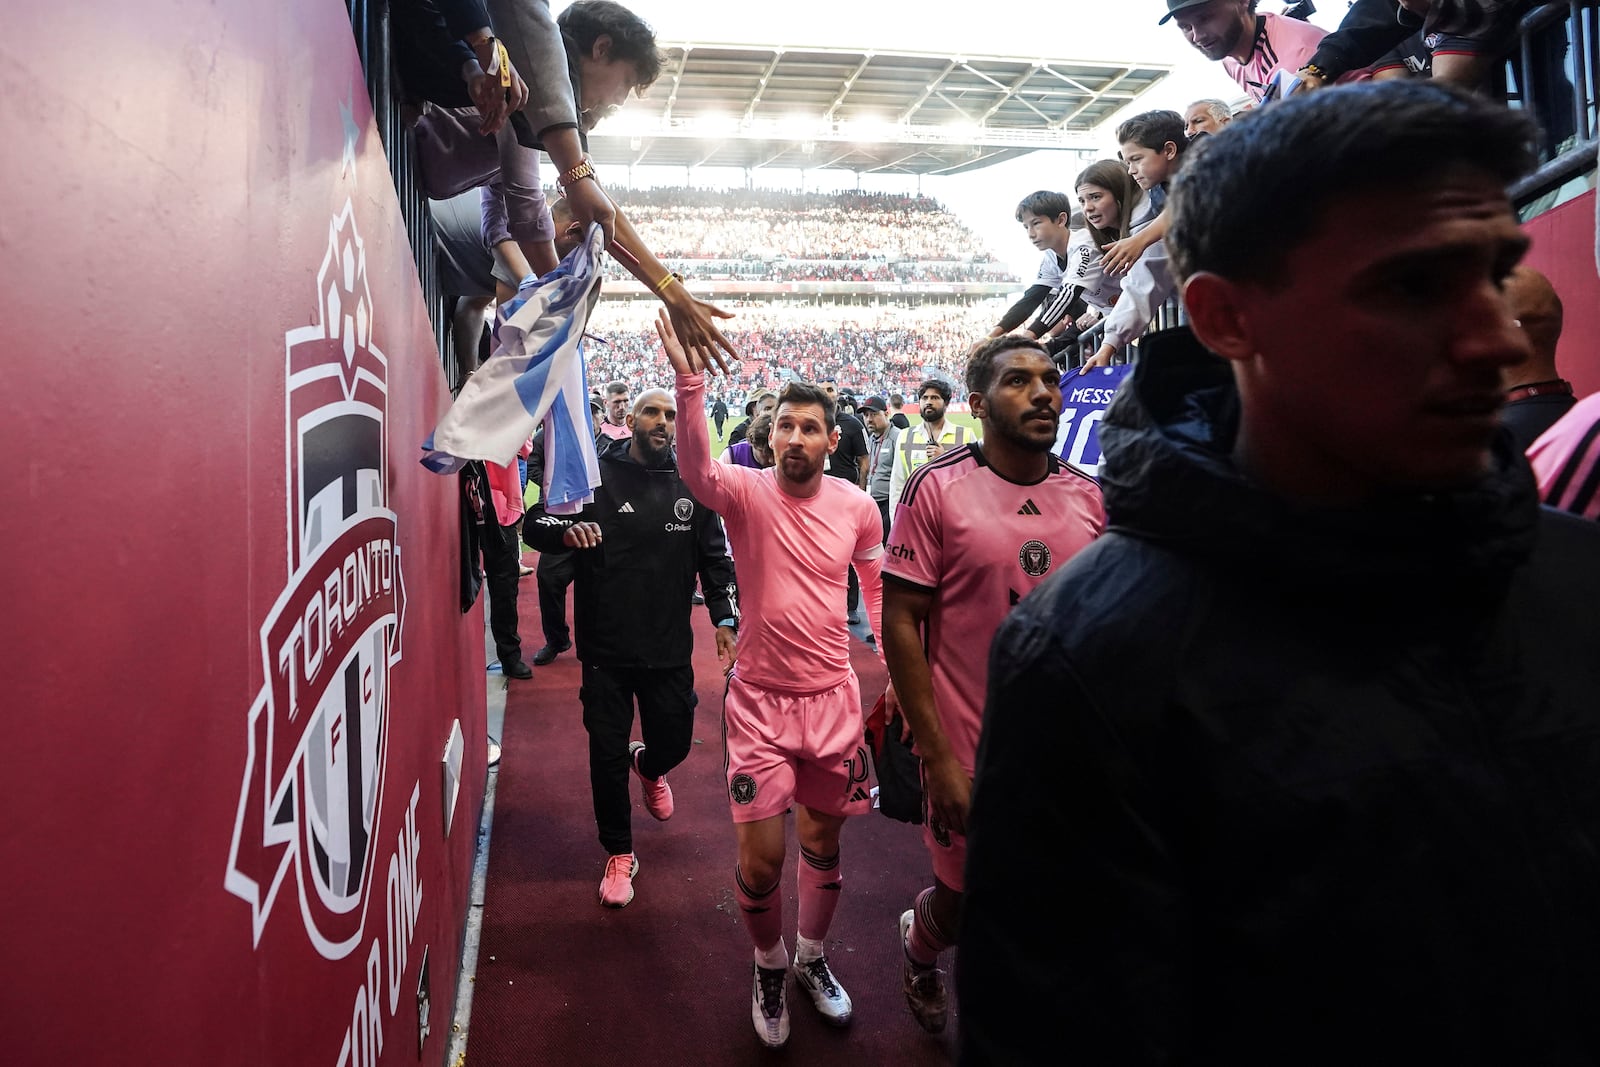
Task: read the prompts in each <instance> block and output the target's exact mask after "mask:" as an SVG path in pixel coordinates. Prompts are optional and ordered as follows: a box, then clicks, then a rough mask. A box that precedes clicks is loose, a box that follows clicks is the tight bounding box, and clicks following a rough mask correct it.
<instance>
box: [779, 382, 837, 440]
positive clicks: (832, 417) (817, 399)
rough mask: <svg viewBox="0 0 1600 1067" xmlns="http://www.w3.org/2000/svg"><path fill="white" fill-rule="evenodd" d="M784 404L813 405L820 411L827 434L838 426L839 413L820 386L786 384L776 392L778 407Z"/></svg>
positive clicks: (804, 383) (803, 383)
mask: <svg viewBox="0 0 1600 1067" xmlns="http://www.w3.org/2000/svg"><path fill="white" fill-rule="evenodd" d="M785 404H815V405H817V406H818V407H819V408H821V409H822V422H823V425H825V426H827V428H828V430H829V432H830V433H831V432H832V431H833V428H834V427H835V426H837V425H838V424H839V422H838V420H839V411H838V409H837V408H835V407H834V406H833V401H832V400H831V399H830V398H829V397H828V394H827V393H824V392H823V391H822V386H820V385H812V384H811V383H810V382H800V381H793V382H786V383H785V384H784V387H783V388H782V389H780V390H778V407H780V408H781V407H783V405H785Z"/></svg>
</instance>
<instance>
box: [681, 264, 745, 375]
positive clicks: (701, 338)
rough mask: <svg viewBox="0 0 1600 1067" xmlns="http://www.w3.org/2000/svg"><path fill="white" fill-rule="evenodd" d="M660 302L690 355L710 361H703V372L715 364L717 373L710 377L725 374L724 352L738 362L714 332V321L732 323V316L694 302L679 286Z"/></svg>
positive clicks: (726, 367) (694, 299) (726, 343)
mask: <svg viewBox="0 0 1600 1067" xmlns="http://www.w3.org/2000/svg"><path fill="white" fill-rule="evenodd" d="M662 299H663V300H665V301H666V303H667V313H668V314H669V315H671V316H672V326H673V329H674V330H676V332H677V334H678V336H679V337H680V338H682V339H683V343H684V345H685V346H687V348H688V349H689V351H690V352H694V353H699V352H701V351H703V352H705V353H706V354H707V355H709V357H710V359H706V360H704V361H703V362H704V365H705V368H706V369H707V370H711V364H712V362H713V361H715V363H716V367H717V369H716V370H715V371H713V372H712V373H720V374H727V373H728V361H727V359H725V358H724V357H723V353H724V352H726V353H727V354H728V355H729V356H731V357H733V358H734V359H735V360H737V359H738V358H739V353H738V352H736V351H734V348H733V344H732V342H730V341H729V340H728V339H727V338H726V337H724V336H723V334H722V331H721V330H720V329H718V328H717V323H716V320H717V319H731V318H733V313H732V312H729V311H723V310H722V309H721V308H719V307H716V306H715V305H712V304H708V303H706V302H705V301H704V300H700V299H698V298H696V297H695V296H693V295H692V294H690V292H689V290H687V289H685V288H684V287H683V283H682V282H678V283H676V284H674V285H671V286H668V288H667V292H666V294H664V295H663V296H662Z"/></svg>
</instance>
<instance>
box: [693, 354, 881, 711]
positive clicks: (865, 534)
mask: <svg viewBox="0 0 1600 1067" xmlns="http://www.w3.org/2000/svg"><path fill="white" fill-rule="evenodd" d="M704 390H705V383H704V380H703V378H702V376H701V375H698V374H696V375H688V376H682V375H680V376H679V377H678V380H677V394H678V410H679V411H684V412H699V411H703V410H704V402H703V396H702V394H703V393H704ZM678 471H679V473H680V474H681V475H682V476H683V481H684V484H685V485H687V486H688V487H689V491H690V492H692V493H693V494H694V495H695V498H696V499H697V500H701V501H703V502H704V503H705V505H706V506H707V507H709V508H710V509H711V510H713V511H715V512H716V513H717V514H719V515H721V516H722V518H723V520H724V522H725V523H726V524H727V528H728V540H729V542H730V543H731V545H732V547H733V559H734V569H735V571H736V572H737V574H738V580H739V600H740V603H741V605H742V608H743V614H742V615H741V616H740V622H739V659H738V663H737V665H736V666H735V667H734V673H736V674H737V675H738V676H739V677H740V678H742V679H744V680H745V681H747V682H749V683H751V684H752V685H757V686H760V687H761V688H763V689H776V690H781V691H784V692H789V693H817V692H821V691H822V690H825V689H832V688H834V687H836V686H838V685H840V684H841V683H842V682H844V680H845V679H846V678H848V677H849V675H850V673H851V671H850V631H849V629H848V628H847V627H846V626H845V619H844V604H845V596H846V585H847V579H846V574H847V565H848V564H851V563H853V564H854V565H855V568H856V574H857V576H858V577H859V578H860V579H861V601H862V603H863V604H865V605H866V608H867V615H868V619H869V621H870V622H871V625H872V632H873V633H874V634H878V633H881V632H882V631H881V629H880V628H879V618H880V608H881V604H882V582H881V578H880V575H879V561H880V560H881V558H882V556H883V544H882V542H881V540H880V538H882V536H883V520H882V519H881V518H880V517H879V515H878V505H877V504H875V503H874V502H873V500H872V498H871V497H870V496H868V495H867V494H866V493H863V492H862V491H861V490H860V489H858V488H856V487H855V486H854V485H851V484H850V483H848V482H846V481H844V480H843V479H842V478H829V477H826V476H824V477H823V479H822V486H821V489H820V490H819V491H818V492H817V495H816V496H813V497H810V498H808V499H805V500H799V499H796V498H795V497H793V496H790V495H789V494H788V493H786V492H784V491H783V490H782V489H781V488H779V487H778V482H777V472H776V468H772V467H769V468H767V469H765V470H755V469H754V468H751V467H739V466H734V465H732V464H727V463H720V462H717V461H715V460H713V459H712V458H711V443H710V440H709V439H708V436H707V433H706V424H705V420H704V419H698V418H684V419H680V420H679V421H678Z"/></svg>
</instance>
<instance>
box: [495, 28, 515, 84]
mask: <svg viewBox="0 0 1600 1067" xmlns="http://www.w3.org/2000/svg"><path fill="white" fill-rule="evenodd" d="M494 50H495V54H496V55H497V56H498V57H499V58H500V88H502V89H509V88H511V57H510V56H508V55H506V46H505V44H504V43H503V42H502V41H501V40H500V38H498V37H496V38H495V41H494Z"/></svg>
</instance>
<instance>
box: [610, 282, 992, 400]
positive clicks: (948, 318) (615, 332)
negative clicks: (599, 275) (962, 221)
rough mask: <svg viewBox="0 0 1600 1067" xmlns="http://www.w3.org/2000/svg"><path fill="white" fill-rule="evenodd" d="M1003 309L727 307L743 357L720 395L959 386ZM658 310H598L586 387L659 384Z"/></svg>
mask: <svg viewBox="0 0 1600 1067" xmlns="http://www.w3.org/2000/svg"><path fill="white" fill-rule="evenodd" d="M1002 306H1003V303H1002V302H997V301H977V302H973V303H969V304H921V305H911V306H902V305H890V306H881V307H859V306H852V305H846V304H827V303H824V304H815V303H809V302H800V301H774V302H771V303H756V302H751V303H748V304H736V303H728V304H726V305H724V310H727V311H731V312H733V313H734V317H733V318H732V319H729V320H726V321H725V322H724V323H723V333H724V334H725V335H726V336H727V337H728V339H729V341H730V342H732V344H733V346H734V347H735V349H737V350H738V352H739V354H740V357H741V358H740V361H739V362H738V363H737V364H734V365H733V366H732V367H731V368H730V372H729V374H728V376H727V377H726V379H719V381H718V383H717V384H718V388H719V389H720V390H722V391H731V392H737V393H740V394H743V393H745V392H748V391H750V390H752V389H758V388H764V389H775V388H778V387H779V386H781V385H782V384H783V383H784V382H786V381H790V380H793V379H795V378H800V379H803V380H807V381H821V380H823V379H825V378H834V379H837V381H838V383H839V386H840V387H841V388H842V389H845V390H847V391H850V392H853V393H855V394H856V395H858V396H860V395H865V394H867V393H883V392H890V391H898V392H904V393H911V392H914V391H915V389H916V386H917V383H918V382H920V381H922V380H923V379H924V378H927V377H929V376H937V377H942V378H944V379H945V380H947V381H960V380H961V376H962V374H963V373H964V369H965V367H966V360H967V350H968V349H969V348H970V347H971V345H972V340H973V339H974V338H975V337H981V336H982V335H983V332H984V330H985V329H986V328H987V327H988V325H989V324H990V323H991V322H993V321H994V320H995V318H996V316H997V315H998V314H999V312H1000V309H1001V307H1002ZM655 308H656V306H655V305H654V304H653V303H651V302H649V301H643V300H615V301H606V302H603V303H602V304H601V305H600V307H599V308H598V309H597V310H596V312H595V314H594V316H593V318H591V319H590V321H589V333H590V336H591V340H590V341H589V342H587V343H586V346H585V366H586V368H587V373H588V376H589V382H590V383H591V384H592V385H593V384H598V383H600V382H603V381H607V380H611V379H621V380H623V381H631V382H637V383H640V384H643V383H646V382H650V381H654V380H656V379H657V378H659V376H660V342H659V341H658V340H657V338H656V333H655V327H654V323H655V316H656V311H655Z"/></svg>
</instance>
